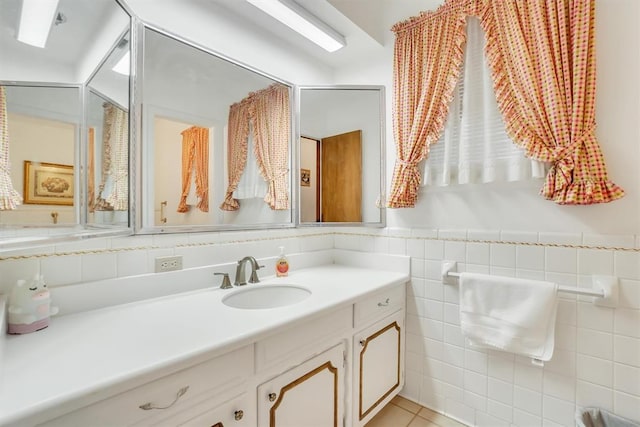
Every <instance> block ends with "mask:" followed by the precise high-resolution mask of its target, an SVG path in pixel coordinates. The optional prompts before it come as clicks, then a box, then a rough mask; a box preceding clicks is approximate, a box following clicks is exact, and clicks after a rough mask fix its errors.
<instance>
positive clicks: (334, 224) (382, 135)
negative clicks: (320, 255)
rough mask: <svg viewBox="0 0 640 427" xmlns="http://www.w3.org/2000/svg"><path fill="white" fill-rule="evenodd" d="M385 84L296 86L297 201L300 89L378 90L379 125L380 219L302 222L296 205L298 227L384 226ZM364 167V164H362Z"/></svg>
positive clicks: (385, 214)
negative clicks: (368, 220)
mask: <svg viewBox="0 0 640 427" xmlns="http://www.w3.org/2000/svg"><path fill="white" fill-rule="evenodd" d="M385 89H386V88H385V86H384V85H299V86H297V91H296V96H295V100H296V107H295V110H296V126H295V127H296V136H295V138H296V139H295V142H296V143H295V146H296V151H297V163H296V164H297V165H298V167H297V170H296V171H295V182H296V183H297V186H296V199H297V200H298V203H300V201H301V199H302V198H301V197H300V185H299V183H300V166H299V165H300V164H301V159H300V151H301V150H300V149H299V146H300V138H301V137H302V136H303V135H302V134H301V125H300V118H301V117H302V114H301V111H300V108H301V101H302V91H303V90H377V91H379V102H380V116H379V117H378V123H379V125H380V143H379V149H380V192H379V196H378V200H376V204H377V205H378V210H379V211H380V221H370V222H364V221H362V222H302V221H301V218H300V215H301V212H302V207H301V206H299V205H298V206H297V208H298V209H297V211H298V216H297V217H296V223H297V224H298V226H299V227H371V228H384V227H386V223H387V209H386V197H385V188H386V176H385V175H386V166H385V165H386V127H385V116H386V114H385V112H386V104H385ZM363 167H364V165H363Z"/></svg>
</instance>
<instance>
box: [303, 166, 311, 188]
mask: <svg viewBox="0 0 640 427" xmlns="http://www.w3.org/2000/svg"><path fill="white" fill-rule="evenodd" d="M300 185H301V186H303V187H310V186H311V171H310V170H309V169H300Z"/></svg>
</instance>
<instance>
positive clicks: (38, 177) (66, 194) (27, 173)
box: [23, 160, 74, 206]
mask: <svg viewBox="0 0 640 427" xmlns="http://www.w3.org/2000/svg"><path fill="white" fill-rule="evenodd" d="M73 183H74V179H73V166H72V165H60V164H57V163H44V162H33V161H31V160H25V161H24V193H23V194H24V203H25V204H34V205H68V206H71V205H73V192H74V188H73Z"/></svg>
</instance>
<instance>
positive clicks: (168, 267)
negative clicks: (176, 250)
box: [156, 255, 182, 273]
mask: <svg viewBox="0 0 640 427" xmlns="http://www.w3.org/2000/svg"><path fill="white" fill-rule="evenodd" d="M174 270H182V255H176V256H160V257H157V258H156V273H163V272H165V271H174Z"/></svg>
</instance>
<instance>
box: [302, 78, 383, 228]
mask: <svg viewBox="0 0 640 427" xmlns="http://www.w3.org/2000/svg"><path fill="white" fill-rule="evenodd" d="M298 101H299V136H298V143H299V165H300V171H299V173H298V178H299V183H298V188H299V201H300V224H301V225H309V224H331V225H337V224H349V225H354V224H364V225H368V226H380V227H382V226H384V224H385V215H384V214H385V211H384V209H383V207H382V204H383V203H384V200H383V199H384V197H383V196H382V195H383V194H384V105H385V104H384V87H383V86H332V87H300V93H299V97H298Z"/></svg>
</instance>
